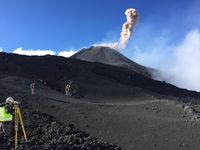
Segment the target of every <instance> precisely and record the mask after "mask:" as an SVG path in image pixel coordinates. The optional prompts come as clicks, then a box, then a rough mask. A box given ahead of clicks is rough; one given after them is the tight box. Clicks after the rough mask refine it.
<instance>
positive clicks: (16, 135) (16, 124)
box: [15, 108, 18, 149]
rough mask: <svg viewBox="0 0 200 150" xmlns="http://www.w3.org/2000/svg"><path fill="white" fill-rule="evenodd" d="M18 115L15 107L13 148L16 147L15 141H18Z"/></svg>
mask: <svg viewBox="0 0 200 150" xmlns="http://www.w3.org/2000/svg"><path fill="white" fill-rule="evenodd" d="M17 138H18V115H17V108H15V149H17V142H18V139H17Z"/></svg>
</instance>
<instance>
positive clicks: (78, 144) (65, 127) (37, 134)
mask: <svg viewBox="0 0 200 150" xmlns="http://www.w3.org/2000/svg"><path fill="white" fill-rule="evenodd" d="M23 117H24V118H25V119H24V121H25V128H26V131H28V132H27V137H28V138H29V139H28V142H24V139H23V138H22V131H21V130H20V131H19V133H20V134H19V135H20V138H19V144H18V148H17V149H18V150H24V149H30V150H36V149H37V150H50V149H56V150H104V149H107V150H120V149H121V148H120V147H117V146H116V145H113V144H109V143H104V142H102V141H99V140H97V139H96V138H93V137H91V136H89V134H88V133H85V132H83V131H80V130H78V129H76V128H75V127H74V125H73V124H62V123H60V122H58V121H56V119H55V118H54V117H52V116H49V115H47V114H42V113H40V112H38V110H37V111H34V112H28V111H26V113H24V114H23ZM13 128H14V126H13ZM0 146H1V150H8V149H14V135H13V136H12V138H8V137H7V136H4V135H3V134H1V135H0Z"/></svg>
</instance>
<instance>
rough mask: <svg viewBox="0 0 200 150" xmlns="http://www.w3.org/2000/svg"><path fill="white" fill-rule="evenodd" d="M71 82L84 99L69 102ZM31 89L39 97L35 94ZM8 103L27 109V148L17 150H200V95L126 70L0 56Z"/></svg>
mask: <svg viewBox="0 0 200 150" xmlns="http://www.w3.org/2000/svg"><path fill="white" fill-rule="evenodd" d="M69 80H73V81H74V82H75V83H76V84H77V85H79V87H80V94H81V95H82V96H81V97H78V98H77V97H70V96H66V95H65V91H64V86H65V85H66V83H67V82H68V81H69ZM33 82H35V83H36V92H35V93H36V94H35V95H31V91H30V88H29V86H30V84H31V83H33ZM9 96H11V97H13V98H14V99H15V100H18V101H20V102H21V104H22V105H21V109H22V111H23V112H24V113H23V118H24V122H25V124H26V130H27V133H28V142H27V143H26V144H20V146H19V149H58V148H59V149H62V148H64V149H81V148H83V149H84V148H86V147H87V148H86V149H95V148H96V149H120V147H121V149H125V150H147V149H148V150H155V149H158V150H169V149H176V150H182V149H187V150H197V149H199V146H200V144H199V143H200V140H199V137H200V132H199V131H200V122H199V120H200V119H199V112H200V105H199V101H200V93H198V92H195V91H189V90H186V89H180V88H177V87H175V86H173V85H170V84H167V83H165V82H160V81H156V80H153V79H151V78H150V77H148V76H145V75H143V74H142V73H139V72H135V71H133V70H130V69H127V68H124V67H119V66H113V65H108V64H102V63H99V62H85V61H81V60H78V59H74V58H69V59H66V58H64V57H56V56H44V57H38V56H21V55H16V54H7V53H0V101H1V102H3V101H5V99H6V98H7V97H9ZM36 110H37V111H36ZM83 131H84V132H83ZM93 137H95V138H93ZM6 141H7V142H6ZM20 141H23V140H20ZM106 142H108V143H106ZM109 143H110V144H109ZM111 143H113V144H111ZM116 145H117V146H116ZM0 146H1V148H2V149H3V148H5V149H6V147H7V149H9V148H10V147H13V146H14V145H13V138H11V139H4V138H1V142H0ZM9 146H10V147H9ZM85 146H86V147H85Z"/></svg>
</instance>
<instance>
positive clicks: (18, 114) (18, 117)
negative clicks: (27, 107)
mask: <svg viewBox="0 0 200 150" xmlns="http://www.w3.org/2000/svg"><path fill="white" fill-rule="evenodd" d="M13 104H14V113H15V116H14V117H15V149H17V144H18V128H19V121H20V124H21V128H22V132H23V135H24V140H25V142H27V136H26V131H25V128H24V123H23V120H22V115H21V111H20V108H19V102H17V101H13Z"/></svg>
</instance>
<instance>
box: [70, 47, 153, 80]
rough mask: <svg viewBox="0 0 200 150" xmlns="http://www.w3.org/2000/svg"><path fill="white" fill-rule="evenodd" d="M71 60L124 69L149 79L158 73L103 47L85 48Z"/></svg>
mask: <svg viewBox="0 0 200 150" xmlns="http://www.w3.org/2000/svg"><path fill="white" fill-rule="evenodd" d="M71 58H76V59H80V60H84V61H89V62H100V63H104V64H108V65H113V66H118V67H124V68H127V69H130V70H133V71H134V72H137V73H139V74H142V75H144V76H147V77H151V74H152V73H153V72H155V71H156V70H154V69H151V68H147V67H144V66H142V65H139V64H137V63H135V62H133V61H132V60H130V59H128V58H127V57H125V56H124V55H122V54H120V53H119V52H118V51H117V50H115V49H112V48H109V47H103V46H92V47H90V48H88V49H86V48H84V49H82V50H80V51H79V52H78V53H76V54H74V55H73V56H71Z"/></svg>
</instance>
